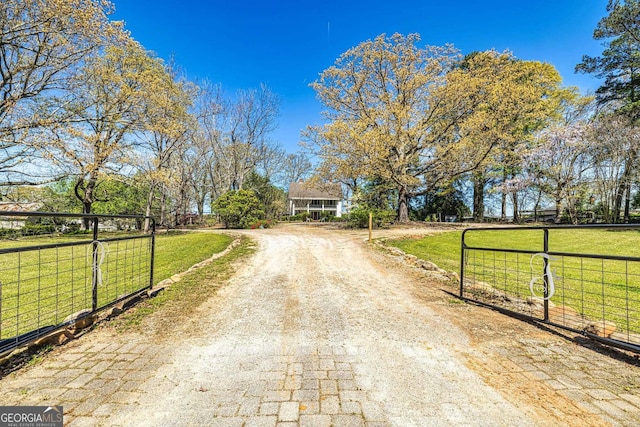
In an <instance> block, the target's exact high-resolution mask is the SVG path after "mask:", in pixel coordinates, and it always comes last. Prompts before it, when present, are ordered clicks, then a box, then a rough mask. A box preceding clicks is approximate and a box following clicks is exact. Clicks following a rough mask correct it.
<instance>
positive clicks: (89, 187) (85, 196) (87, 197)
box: [74, 173, 98, 230]
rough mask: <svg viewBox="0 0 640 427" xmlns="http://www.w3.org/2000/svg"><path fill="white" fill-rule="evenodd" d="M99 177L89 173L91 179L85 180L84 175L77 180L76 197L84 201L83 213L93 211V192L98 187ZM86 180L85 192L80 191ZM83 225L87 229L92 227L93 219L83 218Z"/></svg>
mask: <svg viewBox="0 0 640 427" xmlns="http://www.w3.org/2000/svg"><path fill="white" fill-rule="evenodd" d="M97 181H98V179H97V177H96V176H95V174H93V173H92V174H91V175H89V179H88V180H87V181H85V180H84V177H81V178H78V181H77V182H76V186H75V188H74V190H75V193H76V197H77V198H78V199H79V200H80V201H81V202H82V213H83V214H90V213H91V205H93V192H94V190H95V189H96V183H97ZM85 182H86V186H85V187H84V189H83V190H84V193H82V194H81V193H80V189H81V187H82V184H84V183H85ZM82 226H83V228H84V229H85V230H89V229H91V219H90V218H83V219H82Z"/></svg>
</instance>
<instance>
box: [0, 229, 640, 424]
mask: <svg viewBox="0 0 640 427" xmlns="http://www.w3.org/2000/svg"><path fill="white" fill-rule="evenodd" d="M256 238H257V239H258V242H259V250H258V252H257V253H256V255H255V256H254V257H253V258H252V260H251V262H249V263H248V264H247V265H246V266H244V267H243V268H241V270H240V271H239V273H238V274H237V275H236V276H235V277H234V278H233V280H232V281H231V282H230V283H229V284H228V285H227V286H225V287H224V288H223V289H222V290H221V291H220V292H219V293H218V294H217V295H216V296H215V297H213V298H211V299H209V300H207V301H204V302H203V304H202V306H201V307H200V308H199V310H198V317H197V319H195V318H194V319H189V320H187V321H185V322H184V323H183V324H180V325H175V330H170V331H167V333H166V334H164V335H162V336H160V337H153V338H152V339H150V337H149V336H148V335H145V334H143V333H126V334H121V335H116V334H115V332H114V331H113V330H112V329H110V328H104V329H99V330H97V331H94V332H91V333H89V334H87V335H85V336H84V337H82V338H81V339H79V340H76V341H74V342H72V343H70V344H67V345H66V346H64V347H63V348H61V349H60V350H58V351H56V352H54V353H53V354H51V355H48V356H47V357H45V360H44V361H42V362H40V363H39V364H37V365H36V366H33V367H29V368H26V369H23V370H21V371H19V372H17V373H14V374H11V375H9V376H7V377H5V378H4V379H2V380H0V389H1V390H2V394H0V403H1V404H4V405H17V404H20V405H31V404H37V405H45V404H61V405H63V406H64V409H65V422H66V423H68V424H69V425H72V426H83V425H105V426H111V425H123V426H130V425H150V426H156V425H157V426H160V425H172V426H179V425H214V426H281V427H284V426H294V425H295V426H331V425H333V426H429V425H466V426H476V425H477V426H486V425H503V426H513V425H518V426H522V425H525V426H526V425H531V426H534V425H559V424H565V425H635V424H637V423H640V397H639V396H640V392H639V386H640V375H639V373H640V369H639V368H638V367H637V366H636V365H634V363H633V359H632V358H627V359H625V360H620V359H616V358H614V357H611V356H610V355H606V354H601V353H598V352H595V351H593V350H591V349H588V348H585V347H583V346H580V345H576V344H575V343H572V342H571V341H570V340H567V339H566V338H564V337H560V336H558V335H554V334H552V333H548V332H545V331H540V330H539V329H537V328H534V327H532V326H531V325H527V324H524V323H521V322H518V321H515V320H513V319H508V318H503V317H499V318H498V317H496V315H495V314H493V315H489V314H488V310H486V309H484V308H479V307H473V306H469V305H466V304H453V303H451V302H449V303H448V302H447V301H449V299H450V298H448V297H446V296H443V295H444V294H442V293H441V292H439V291H438V290H437V286H436V287H435V288H428V287H425V284H424V280H423V279H424V277H422V282H421V281H420V280H418V279H420V278H419V277H418V273H417V272H415V271H411V270H410V269H409V268H408V267H404V266H400V265H397V264H396V263H395V262H394V261H390V260H386V261H385V258H384V256H383V255H382V254H380V253H377V252H376V251H375V250H373V249H369V248H365V245H364V244H363V243H362V239H361V238H354V237H353V236H352V235H349V234H343V233H335V232H333V233H332V232H328V231H323V230H313V229H312V228H310V227H307V228H298V229H295V228H285V229H283V230H266V231H261V232H260V233H259V234H257V235H256ZM434 289H435V290H434ZM463 316H464V320H463V318H462V317H463ZM496 319H498V320H496ZM500 319H502V320H500ZM496 322H498V323H496ZM501 325H502V326H501ZM505 325H506V326H505ZM514 330H515V331H518V332H519V333H518V334H517V335H513V334H512V332H511V331H514Z"/></svg>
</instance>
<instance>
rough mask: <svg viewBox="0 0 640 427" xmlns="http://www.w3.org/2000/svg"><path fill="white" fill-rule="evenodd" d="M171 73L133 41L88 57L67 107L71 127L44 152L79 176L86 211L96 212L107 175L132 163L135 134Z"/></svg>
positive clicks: (60, 132)
mask: <svg viewBox="0 0 640 427" xmlns="http://www.w3.org/2000/svg"><path fill="white" fill-rule="evenodd" d="M165 73H166V71H165V69H164V68H163V66H162V63H161V62H160V61H159V60H158V59H156V58H153V57H151V56H150V55H149V53H148V52H146V51H145V50H144V49H143V48H142V47H141V46H140V45H139V44H138V43H137V42H135V41H133V40H127V41H125V42H123V43H121V44H120V45H112V46H108V47H107V48H106V49H105V51H104V53H100V54H96V55H93V56H92V57H91V58H89V59H87V61H86V64H85V65H84V66H83V68H82V70H81V71H80V72H79V73H78V76H77V78H76V79H74V81H73V87H72V91H71V95H70V98H69V100H68V102H66V103H65V104H64V107H65V108H64V114H65V116H64V118H65V125H64V126H58V127H55V128H53V129H52V132H53V136H52V137H51V138H50V139H49V140H48V141H47V143H46V144H45V145H44V147H43V149H44V151H45V152H46V154H47V156H48V158H49V160H50V161H51V162H53V163H54V164H56V165H58V166H59V167H60V168H61V170H62V171H63V172H65V173H66V174H68V175H72V176H74V177H75V178H76V185H75V192H76V196H77V197H78V199H80V200H81V201H82V204H83V212H84V213H90V212H91V206H92V204H93V203H94V201H96V194H95V193H94V191H95V188H96V186H97V184H98V181H99V180H100V179H101V177H102V176H103V174H105V173H108V172H112V173H113V172H115V171H118V170H121V169H122V168H123V167H124V166H125V165H126V164H127V163H130V160H131V148H132V144H133V142H134V141H133V139H132V136H133V133H134V132H136V131H140V130H141V129H143V127H144V125H145V123H146V118H147V112H148V111H149V109H150V107H149V102H150V100H153V96H152V94H153V93H154V91H156V90H158V86H157V83H158V81H159V80H161V79H162V78H163V76H164V74H165Z"/></svg>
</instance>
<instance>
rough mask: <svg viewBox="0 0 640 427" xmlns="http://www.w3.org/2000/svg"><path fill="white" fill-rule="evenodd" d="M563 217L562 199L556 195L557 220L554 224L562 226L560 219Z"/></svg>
mask: <svg viewBox="0 0 640 427" xmlns="http://www.w3.org/2000/svg"><path fill="white" fill-rule="evenodd" d="M561 216H562V197H561V196H560V195H559V194H556V218H555V219H554V221H553V222H555V223H556V224H560V218H561Z"/></svg>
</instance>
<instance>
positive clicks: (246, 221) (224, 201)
mask: <svg viewBox="0 0 640 427" xmlns="http://www.w3.org/2000/svg"><path fill="white" fill-rule="evenodd" d="M213 209H214V211H215V213H216V214H217V215H218V216H219V217H220V220H221V221H222V223H223V224H224V226H225V228H249V227H250V226H251V224H253V223H255V222H256V221H258V220H260V219H263V218H264V211H263V210H262V209H261V206H260V200H258V198H257V197H256V195H255V193H254V192H253V191H251V190H230V191H228V192H226V193H225V194H223V195H222V196H220V197H219V198H218V199H217V200H216V201H215V202H213Z"/></svg>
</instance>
